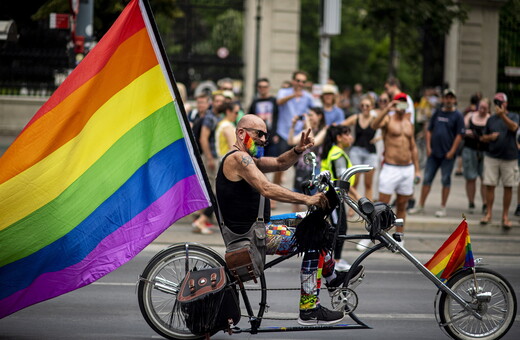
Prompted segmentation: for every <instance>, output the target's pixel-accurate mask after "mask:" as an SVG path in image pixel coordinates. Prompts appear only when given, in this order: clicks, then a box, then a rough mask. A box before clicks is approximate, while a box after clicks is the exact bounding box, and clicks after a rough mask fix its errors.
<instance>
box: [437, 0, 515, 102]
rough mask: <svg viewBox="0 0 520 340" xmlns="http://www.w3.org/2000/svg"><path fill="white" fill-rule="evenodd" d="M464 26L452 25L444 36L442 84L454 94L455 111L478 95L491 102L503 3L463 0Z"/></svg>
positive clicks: (501, 0)
mask: <svg viewBox="0 0 520 340" xmlns="http://www.w3.org/2000/svg"><path fill="white" fill-rule="evenodd" d="M463 2H464V3H465V4H466V5H467V6H468V7H469V12H468V19H467V20H466V22H465V23H463V24H462V23H459V22H455V23H454V24H453V25H452V27H451V29H450V33H449V34H448V35H447V36H446V46H445V47H446V49H445V56H444V58H445V59H444V81H445V82H446V83H448V84H449V86H450V87H451V88H453V89H454V90H455V91H456V92H457V97H458V100H459V109H463V108H464V107H466V106H467V105H468V104H469V100H470V97H471V95H472V94H474V93H475V92H477V91H481V92H482V94H483V96H484V97H488V98H492V97H493V94H494V93H495V91H496V86H497V67H498V31H499V11H500V7H501V6H502V5H503V4H504V3H505V0H499V1H483V0H464V1H463Z"/></svg>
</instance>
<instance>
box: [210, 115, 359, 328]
mask: <svg viewBox="0 0 520 340" xmlns="http://www.w3.org/2000/svg"><path fill="white" fill-rule="evenodd" d="M310 132H311V131H310V129H309V130H307V131H304V132H302V136H301V139H300V142H299V143H298V145H296V146H295V147H293V148H292V149H290V150H289V151H287V152H285V153H283V154H282V155H280V156H278V157H276V158H274V157H262V156H263V147H264V146H265V144H266V141H267V140H268V137H269V136H268V135H267V128H266V125H265V123H264V121H263V120H262V119H261V118H260V117H258V116H256V115H245V116H244V117H243V118H242V119H241V120H240V121H239V122H238V125H237V128H236V144H235V145H234V146H233V147H234V150H232V151H230V152H229V153H228V154H227V155H225V156H224V158H223V159H222V162H221V164H220V168H219V170H218V173H217V180H216V182H217V183H216V191H217V200H218V205H219V207H220V210H221V212H222V216H223V219H224V223H225V225H226V226H227V227H228V228H229V229H231V231H233V232H234V233H236V234H244V233H246V232H248V231H249V229H250V228H251V226H252V225H253V223H254V222H255V221H256V219H257V216H258V207H259V202H260V195H262V196H264V197H265V198H266V203H265V210H264V220H265V221H266V222H268V221H270V212H271V209H270V205H269V199H274V200H277V201H280V202H287V203H296V204H305V205H307V206H312V205H315V206H318V207H321V208H325V207H326V206H327V205H328V202H327V199H326V197H325V195H324V194H323V193H317V194H315V195H313V196H308V195H304V194H300V193H296V192H292V191H291V190H289V189H286V188H284V187H282V186H279V185H276V184H273V183H271V182H269V180H268V179H267V177H266V176H265V175H264V174H265V173H268V172H274V171H285V170H287V169H289V168H290V167H291V166H292V165H294V164H295V163H296V162H297V161H298V158H299V157H300V156H301V154H302V153H303V152H304V151H305V150H307V149H309V148H310V147H312V146H313V145H314V140H313V138H312V137H311V136H310ZM266 229H268V232H267V237H266V243H267V254H268V255H274V254H277V255H284V254H287V253H288V252H290V251H291V250H292V249H293V247H294V246H293V239H292V235H293V233H294V228H291V227H287V226H273V225H271V224H267V226H266ZM282 229H284V230H282ZM318 260H319V253H318V252H307V253H306V254H305V255H304V257H303V261H302V268H301V274H300V277H301V296H300V304H299V306H300V317H299V318H298V323H300V324H302V325H315V324H332V323H336V322H339V321H341V319H343V312H338V311H331V310H328V309H326V308H325V307H323V306H321V305H320V303H319V299H318V293H319V277H318V276H317V275H318ZM347 273H348V272H337V271H335V270H334V260H333V259H332V257H331V256H330V254H327V255H326V256H325V264H324V265H323V270H322V275H323V277H324V278H325V279H326V280H327V287H328V289H329V290H330V291H332V292H333V291H334V290H335V289H337V288H338V287H341V286H342V285H343V283H344V282H345V279H346V276H347ZM358 274H359V275H358ZM360 275H362V273H361V272H360V273H355V274H354V275H353V278H352V279H351V280H350V282H353V281H354V280H357V279H358V278H359V276H360Z"/></svg>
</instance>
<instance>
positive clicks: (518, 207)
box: [515, 204, 520, 216]
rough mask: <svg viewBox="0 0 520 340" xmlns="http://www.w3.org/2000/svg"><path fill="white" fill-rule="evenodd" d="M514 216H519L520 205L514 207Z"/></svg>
mask: <svg viewBox="0 0 520 340" xmlns="http://www.w3.org/2000/svg"><path fill="white" fill-rule="evenodd" d="M515 216H520V204H518V205H517V206H516V210H515Z"/></svg>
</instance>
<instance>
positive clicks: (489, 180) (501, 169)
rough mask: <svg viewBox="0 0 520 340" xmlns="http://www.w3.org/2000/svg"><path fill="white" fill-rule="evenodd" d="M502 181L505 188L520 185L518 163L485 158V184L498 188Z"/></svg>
mask: <svg viewBox="0 0 520 340" xmlns="http://www.w3.org/2000/svg"><path fill="white" fill-rule="evenodd" d="M500 179H501V180H502V185H503V186H505V187H514V186H517V185H518V161H517V160H516V159H513V160H504V159H498V158H493V157H489V156H484V184H485V185H489V186H493V187H496V186H497V185H498V181H499V180H500Z"/></svg>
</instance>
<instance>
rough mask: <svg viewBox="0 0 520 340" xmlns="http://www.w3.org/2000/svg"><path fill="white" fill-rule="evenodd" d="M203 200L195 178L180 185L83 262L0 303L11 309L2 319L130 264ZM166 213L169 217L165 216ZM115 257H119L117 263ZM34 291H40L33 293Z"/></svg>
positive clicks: (43, 277) (3, 311)
mask: <svg viewBox="0 0 520 340" xmlns="http://www.w3.org/2000/svg"><path fill="white" fill-rule="evenodd" d="M203 196H204V193H202V192H201V188H200V183H199V182H198V179H197V177H196V176H191V177H188V178H185V179H183V180H182V181H180V182H178V183H177V184H176V185H175V186H174V187H173V188H171V189H170V190H169V191H168V192H167V193H166V194H165V195H163V196H162V197H161V198H160V199H159V200H157V201H155V202H154V203H153V204H152V205H150V206H149V207H148V208H147V209H146V210H144V211H143V212H142V213H140V214H139V215H138V216H136V217H135V218H134V219H132V220H131V221H129V222H128V223H126V224H125V225H123V226H122V227H120V228H119V229H117V230H116V231H115V232H113V233H112V234H110V235H108V236H107V237H106V238H105V239H104V240H103V241H102V242H101V243H100V244H99V245H98V246H97V247H96V248H95V249H94V250H93V251H92V252H91V253H90V254H89V255H88V256H86V257H85V258H84V259H83V260H82V261H80V262H78V263H76V264H74V265H73V266H70V267H68V268H66V269H64V270H61V271H59V272H49V273H45V274H42V275H40V276H39V277H38V278H37V279H36V280H35V281H34V282H33V283H32V285H31V289H24V290H20V291H18V292H16V293H14V294H13V295H11V296H9V297H7V298H5V299H4V300H0V305H4V306H9V308H7V307H6V308H5V309H0V318H2V317H4V316H6V315H9V314H11V313H14V312H16V311H17V310H19V309H22V308H24V307H26V306H29V305H31V304H34V303H37V302H40V301H44V300H47V299H50V298H52V297H55V296H58V295H60V294H63V293H66V292H69V291H71V290H74V289H77V288H80V287H83V286H85V285H87V284H89V283H91V282H93V281H95V280H97V279H99V278H101V277H103V276H104V275H106V274H108V273H110V272H111V271H113V270H114V269H116V268H118V267H119V266H121V265H122V264H124V263H126V262H128V261H129V260H131V259H132V258H133V256H134V254H136V253H138V252H139V251H140V250H142V249H143V248H144V247H145V246H146V245H148V244H149V243H150V242H151V241H153V240H154V239H155V238H156V237H157V236H159V235H160V234H161V233H162V232H163V231H164V230H165V229H166V228H167V227H168V226H169V225H170V224H171V223H173V222H174V221H176V220H178V219H179V218H181V217H183V216H185V215H186V214H187V213H188V211H195V210H198V209H202V208H204V207H206V206H207V202H206V201H198V200H196V198H197V197H203ZM178 197H187V198H193V199H195V201H193V203H191V204H190V205H189V206H185V205H182V204H175V203H176V202H178ZM166 211H167V212H168V213H165V212H166ZM172 213H173V215H172ZM170 216H172V217H170ZM121 239H124V240H130V239H138V240H139V241H138V242H137V243H132V244H123V245H121V244H120V240H121ZM128 247H131V249H128ZM114 255H116V258H115V259H114ZM85 268H92V270H93V272H92V275H90V276H87V277H82V281H81V282H80V283H77V282H78V279H77V276H78V274H79V273H82V272H84V270H85ZM33 287H34V288H37V289H32V288H33Z"/></svg>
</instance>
